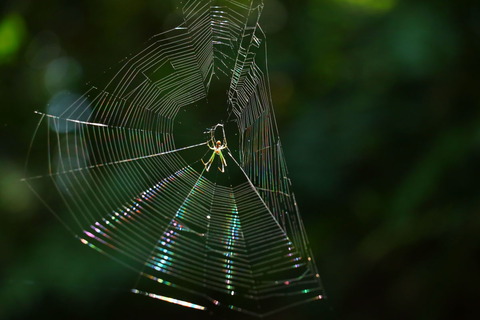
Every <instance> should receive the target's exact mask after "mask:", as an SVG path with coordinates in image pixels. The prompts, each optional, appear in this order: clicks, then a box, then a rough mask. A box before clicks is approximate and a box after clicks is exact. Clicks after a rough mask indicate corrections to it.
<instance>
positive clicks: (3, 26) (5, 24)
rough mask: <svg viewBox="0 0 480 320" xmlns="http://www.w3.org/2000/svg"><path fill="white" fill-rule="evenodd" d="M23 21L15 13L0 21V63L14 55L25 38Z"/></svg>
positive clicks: (5, 61)
mask: <svg viewBox="0 0 480 320" xmlns="http://www.w3.org/2000/svg"><path fill="white" fill-rule="evenodd" d="M25 33H26V31H25V23H24V21H23V19H22V17H21V16H20V15H18V14H16V13H12V14H10V15H7V16H6V17H5V18H4V19H3V20H2V21H0V64H4V63H8V62H10V61H11V60H12V58H13V57H14V56H15V55H16V53H17V51H18V49H19V48H20V46H21V45H22V42H23V40H24V38H25Z"/></svg>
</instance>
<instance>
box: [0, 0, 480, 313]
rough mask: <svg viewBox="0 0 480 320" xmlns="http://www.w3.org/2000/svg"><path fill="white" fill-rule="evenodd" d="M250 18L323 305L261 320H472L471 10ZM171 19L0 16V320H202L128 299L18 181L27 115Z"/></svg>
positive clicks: (477, 264)
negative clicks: (261, 41) (259, 32)
mask: <svg viewBox="0 0 480 320" xmlns="http://www.w3.org/2000/svg"><path fill="white" fill-rule="evenodd" d="M264 3H265V7H264V12H263V15H262V19H261V24H262V26H263V27H264V29H265V32H266V34H267V40H268V48H269V49H268V54H269V56H268V63H269V72H270V80H271V87H272V98H273V103H274V108H275V111H276V116H277V121H278V126H279V130H280V137H281V139H282V143H283V147H284V151H285V154H286V158H287V165H288V168H289V172H290V178H291V179H292V181H293V187H294V192H295V194H296V198H297V201H298V204H299V207H300V212H301V215H302V217H303V220H304V223H305V225H306V229H307V234H308V237H309V240H310V244H311V246H312V249H313V252H314V254H315V259H316V262H317V266H318V268H319V271H320V275H321V277H322V279H323V282H324V285H325V288H326V291H327V294H328V297H329V299H328V300H326V301H323V302H315V303H310V304H307V305H304V306H301V307H299V308H296V309H291V310H288V311H286V312H282V313H281V314H280V315H278V316H277V317H275V318H276V319H299V320H300V319H331V318H334V319H467V318H468V319H471V318H474V312H475V310H474V309H475V305H477V304H478V299H479V297H480V294H479V288H480V276H479V275H478V272H479V270H480V250H479V249H480V247H479V245H480V213H479V208H480V198H479V197H478V195H479V194H480V183H479V181H478V178H479V177H480V176H479V175H478V172H479V169H478V168H479V163H480V103H479V102H480V77H479V74H480V63H479V59H480V3H479V2H478V1H473V0H472V1H468V0H465V1H453V0H451V1H434V0H431V1H408V0H407V1H405V0H402V1H400V0H309V1H306V0H295V1H293V0H264ZM175 7H176V6H175V1H170V0H168V1H166V0H129V1H126V0H124V1H119V0H85V1H67V0H63V1H61V0H43V1H27V0H15V1H8V0H7V1H6V2H5V1H3V2H2V4H1V5H0V74H1V77H0V96H1V100H0V103H1V105H2V106H1V108H0V128H1V139H2V141H1V145H0V156H1V158H0V215H1V219H0V319H44V318H49V319H84V318H89V319H134V318H135V319H147V318H148V319H164V318H167V317H170V318H174V319H176V318H198V317H200V316H202V317H203V316H205V315H204V314H201V313H199V312H195V311H192V310H188V309H184V308H182V307H178V306H175V305H171V304H168V303H163V302H159V301H156V300H153V299H148V298H145V297H141V296H137V295H133V294H130V293H129V292H128V289H129V288H131V286H132V279H135V278H134V277H132V274H131V272H130V271H128V270H124V269H123V268H122V267H121V266H119V265H117V264H115V263H113V262H112V261H110V260H109V259H108V258H106V257H104V256H102V255H99V254H97V253H96V252H94V251H93V250H89V249H87V248H86V247H85V246H82V245H81V244H80V243H79V242H78V241H77V240H76V239H74V238H73V237H71V235H70V234H69V233H68V232H67V231H66V230H65V228H64V227H63V226H62V225H61V224H60V223H59V222H58V220H57V219H56V218H55V217H54V216H53V215H52V214H51V213H50V212H48V211H47V210H46V209H45V207H44V206H43V205H42V203H41V202H40V201H39V200H38V199H37V198H36V197H35V196H34V195H33V194H32V193H31V192H30V191H29V190H28V189H27V187H26V186H25V185H24V184H22V183H21V182H20V179H21V178H22V177H23V165H24V162H25V159H26V156H27V151H28V146H29V143H30V138H31V136H32V134H33V131H34V129H35V125H36V123H37V121H38V120H39V118H38V116H37V115H35V114H34V113H33V112H34V111H35V110H39V111H42V112H44V111H45V110H46V108H47V105H48V103H49V102H50V103H51V102H52V99H54V98H55V97H57V98H58V95H59V94H61V93H62V92H64V91H69V92H74V93H78V94H81V93H83V92H84V91H85V90H86V89H87V86H86V83H88V82H92V83H95V81H96V80H97V79H98V78H99V77H100V76H102V75H103V73H104V72H105V71H107V72H108V70H112V71H115V70H116V68H118V67H119V66H120V64H119V62H120V61H121V60H122V59H123V58H124V57H126V56H128V55H129V54H131V53H135V52H137V51H139V50H141V49H142V48H143V47H144V45H145V43H146V41H147V40H148V39H149V38H150V37H151V36H153V35H155V34H157V33H160V32H162V31H165V30H168V29H170V28H172V27H175V26H177V25H178V24H179V17H178V15H177V14H176V13H175ZM32 165H35V160H33V164H32ZM38 165H40V164H38ZM42 165H43V164H42ZM205 318H208V317H205Z"/></svg>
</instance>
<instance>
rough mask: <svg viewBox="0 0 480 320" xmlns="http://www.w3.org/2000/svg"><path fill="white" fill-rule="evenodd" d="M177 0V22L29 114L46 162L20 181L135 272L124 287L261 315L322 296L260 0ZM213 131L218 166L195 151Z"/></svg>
mask: <svg viewBox="0 0 480 320" xmlns="http://www.w3.org/2000/svg"><path fill="white" fill-rule="evenodd" d="M180 4H181V6H180V7H181V12H182V14H183V23H182V24H181V25H180V26H179V27H177V28H174V29H172V30H169V31H167V32H165V33H162V34H159V35H157V36H154V37H153V38H152V40H151V42H150V44H149V45H148V46H147V47H146V48H145V49H143V50H142V51H141V52H139V53H138V54H136V55H133V56H130V57H129V58H128V59H126V60H125V61H124V62H123V64H122V66H121V68H120V70H119V71H118V72H117V73H116V74H115V75H114V76H113V78H112V79H111V80H110V81H108V83H107V84H106V85H105V86H104V87H102V88H101V89H99V88H98V87H91V88H90V89H89V90H88V91H87V92H86V93H85V94H84V95H83V96H81V97H78V98H77V99H76V100H75V101H74V102H73V103H69V104H66V105H65V106H64V107H63V108H62V110H61V111H59V112H50V113H43V112H36V113H37V114H38V115H39V117H40V121H39V123H38V126H37V130H36V131H35V135H34V138H33V140H32V147H31V148H32V149H40V150H44V154H45V160H46V161H45V163H46V167H44V168H43V169H42V170H43V171H42V172H41V173H40V174H38V175H32V174H31V173H29V174H27V176H28V177H29V178H26V179H24V180H25V181H26V182H27V184H28V185H29V186H30V187H31V189H32V190H33V191H34V192H35V193H37V194H39V197H40V198H41V199H42V201H43V202H44V203H45V204H46V205H47V206H48V207H49V208H50V209H51V210H52V211H54V212H59V210H61V213H62V214H56V215H57V216H58V217H59V219H60V220H61V221H62V223H63V224H64V225H65V226H66V227H67V228H68V229H69V230H70V231H71V232H72V233H73V234H74V235H75V236H76V237H77V238H78V239H79V240H80V241H81V242H82V243H83V244H85V245H87V246H89V247H91V248H93V249H95V250H97V251H99V252H101V253H103V254H105V255H107V256H109V257H112V258H113V259H115V260H116V261H118V262H120V263H122V264H124V265H125V266H127V267H129V268H131V269H132V270H134V271H135V272H136V273H138V280H137V281H136V283H135V285H134V288H133V289H132V292H134V293H137V294H142V295H146V296H149V297H151V298H155V299H160V300H163V301H167V302H171V303H175V304H179V305H182V306H185V307H190V308H194V309H199V310H207V309H208V310H210V309H213V310H215V309H217V308H224V309H231V310H236V311H240V312H244V313H247V314H252V315H258V316H264V315H268V314H271V313H274V312H278V311H279V310H282V309H284V308H287V307H290V306H294V305H297V304H300V303H304V302H307V301H312V300H319V299H322V297H323V289H322V285H321V283H320V278H319V275H318V272H317V269H316V266H315V263H314V261H313V259H312V254H311V251H310V247H309V244H308V240H307V237H306V234H305V230H304V226H303V223H302V220H301V218H300V215H299V212H298V208H297V204H296V201H295V197H294V194H293V193H292V191H291V183H290V180H289V178H288V177H287V168H286V164H285V160H284V156H283V151H282V146H281V143H280V139H279V136H278V130H277V127H276V121H275V117H274V112H273V109H272V103H271V98H270V90H269V83H268V77H267V66H266V47H265V35H264V33H263V31H262V29H261V27H260V26H259V24H258V20H259V17H260V13H261V11H262V8H263V3H262V2H261V1H252V0H224V1H208V0H189V1H181V3H180ZM211 136H213V137H214V138H215V139H218V140H222V141H223V139H225V140H227V141H228V149H224V150H223V153H224V155H225V158H226V161H227V167H226V168H225V173H221V172H219V170H217V166H218V165H219V162H218V161H219V160H218V157H217V158H216V159H215V160H214V162H213V164H212V166H211V169H210V171H208V172H207V171H206V169H205V166H204V164H203V163H202V159H208V158H209V157H210V156H211V154H212V151H211V150H210V149H209V148H208V145H207V141H210V138H211ZM36 162H37V159H36ZM27 167H30V166H28V165H27ZM40 182H41V183H40ZM37 183H38V185H37ZM41 190H48V194H45V195H44V194H43V193H42V192H41ZM59 200H61V201H59ZM59 202H62V203H63V208H64V209H58V208H57V204H58V203H59Z"/></svg>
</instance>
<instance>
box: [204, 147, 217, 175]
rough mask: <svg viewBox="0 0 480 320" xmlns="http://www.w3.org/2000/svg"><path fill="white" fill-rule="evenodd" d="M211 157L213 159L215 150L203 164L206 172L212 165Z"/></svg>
mask: <svg viewBox="0 0 480 320" xmlns="http://www.w3.org/2000/svg"><path fill="white" fill-rule="evenodd" d="M213 159H215V152H214V153H212V156H211V157H210V159H209V160H208V162H207V163H206V164H205V170H207V172H208V170H210V166H211V165H212V162H213Z"/></svg>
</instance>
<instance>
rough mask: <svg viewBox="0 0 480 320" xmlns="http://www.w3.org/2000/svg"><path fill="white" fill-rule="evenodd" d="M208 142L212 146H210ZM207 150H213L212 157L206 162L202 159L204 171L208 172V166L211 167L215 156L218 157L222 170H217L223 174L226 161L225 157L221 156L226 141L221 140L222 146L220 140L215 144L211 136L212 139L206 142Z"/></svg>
mask: <svg viewBox="0 0 480 320" xmlns="http://www.w3.org/2000/svg"><path fill="white" fill-rule="evenodd" d="M210 142H211V143H212V145H211V146H210ZM207 145H208V148H210V150H213V153H212V156H211V157H210V159H209V160H208V161H207V162H204V161H203V159H202V163H203V165H204V166H205V170H207V172H208V170H210V166H211V165H212V162H213V160H214V159H215V155H218V156H219V157H220V163H221V164H222V168H221V169H220V167H219V168H218V170H220V171H221V172H222V173H223V172H225V167H226V166H227V161H226V160H225V157H224V156H223V154H222V150H223V149H226V148H227V140H226V139H225V138H223V144H222V142H221V141H220V140H218V141H217V142H215V139H214V137H213V136H212V139H211V140H210V141H208V142H207Z"/></svg>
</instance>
